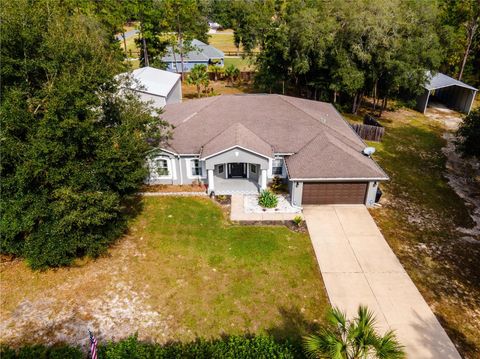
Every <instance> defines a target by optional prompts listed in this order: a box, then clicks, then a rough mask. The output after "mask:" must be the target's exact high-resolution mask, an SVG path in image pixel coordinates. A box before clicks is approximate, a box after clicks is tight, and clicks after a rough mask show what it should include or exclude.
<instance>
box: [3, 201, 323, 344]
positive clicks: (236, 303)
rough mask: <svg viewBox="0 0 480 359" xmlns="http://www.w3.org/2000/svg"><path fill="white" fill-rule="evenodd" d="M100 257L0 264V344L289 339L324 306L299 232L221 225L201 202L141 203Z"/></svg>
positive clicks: (215, 209)
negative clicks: (57, 264) (56, 263)
mask: <svg viewBox="0 0 480 359" xmlns="http://www.w3.org/2000/svg"><path fill="white" fill-rule="evenodd" d="M143 206H144V207H143V210H142V212H141V214H140V215H139V216H138V217H137V219H136V220H135V221H133V223H132V224H131V226H130V232H129V234H128V235H126V236H125V237H124V238H122V239H121V240H120V241H119V242H118V243H117V244H116V245H115V246H113V248H111V249H110V250H109V252H108V254H107V255H105V256H103V257H102V258H99V259H97V260H84V261H79V262H78V263H77V264H76V265H74V266H73V267H71V268H60V269H57V270H48V271H45V272H32V271H31V270H29V269H28V268H27V267H26V266H25V264H24V263H23V262H21V261H10V262H9V261H3V262H2V266H1V276H2V280H1V288H0V289H1V293H2V296H1V311H0V318H1V324H0V330H1V331H2V341H3V342H4V343H8V344H10V345H14V346H15V345H20V344H22V343H25V342H43V343H48V344H52V343H54V342H65V341H66V342H70V343H76V344H79V343H84V342H85V339H86V338H87V337H86V334H85V333H86V330H87V327H88V328H91V329H93V330H94V331H95V332H96V334H98V336H99V339H100V340H101V341H105V340H106V339H120V338H122V337H125V336H127V335H128V334H131V333H134V332H135V331H138V334H139V338H140V339H142V340H155V341H158V342H166V341H168V340H181V341H190V340H193V339H194V338H196V337H198V336H201V337H219V336H220V335H222V334H224V333H226V334H236V333H245V332H251V333H270V334H272V335H274V336H276V337H277V338H284V337H286V336H288V337H292V338H299V336H300V335H302V334H303V333H304V332H305V330H306V329H307V328H311V327H312V326H315V325H316V323H318V321H319V320H322V318H323V315H324V313H325V310H326V309H327V308H328V306H329V304H328V301H327V298H326V294H325V290H324V286H323V282H322V280H321V275H320V272H319V269H318V267H317V263H316V261H315V257H314V254H313V249H312V247H311V244H310V240H309V238H308V236H307V235H306V234H301V233H297V232H292V231H290V230H289V229H287V228H286V227H284V226H265V227H256V226H239V225H232V224H230V223H229V222H228V221H227V220H226V219H225V218H224V214H223V210H222V209H221V208H220V207H219V206H218V205H216V204H215V203H213V202H212V201H211V200H210V199H207V198H185V197H177V198H175V197H150V198H145V199H144V201H143Z"/></svg>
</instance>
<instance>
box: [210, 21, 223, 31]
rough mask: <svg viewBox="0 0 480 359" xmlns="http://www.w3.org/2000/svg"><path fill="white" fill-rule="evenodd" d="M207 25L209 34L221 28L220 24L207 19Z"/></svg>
mask: <svg viewBox="0 0 480 359" xmlns="http://www.w3.org/2000/svg"><path fill="white" fill-rule="evenodd" d="M208 27H209V30H208V33H209V34H216V33H217V31H218V30H219V29H221V28H222V25H220V24H219V23H218V22H212V21H209V22H208Z"/></svg>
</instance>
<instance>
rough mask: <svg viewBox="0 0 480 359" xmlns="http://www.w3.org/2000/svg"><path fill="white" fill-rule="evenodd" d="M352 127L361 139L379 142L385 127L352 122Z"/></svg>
mask: <svg viewBox="0 0 480 359" xmlns="http://www.w3.org/2000/svg"><path fill="white" fill-rule="evenodd" d="M352 128H353V129H354V130H355V132H356V133H357V134H358V135H359V136H360V137H361V138H362V139H363V140H367V141H376V142H381V141H382V137H383V134H384V133H385V127H381V126H372V125H364V124H361V123H353V124H352Z"/></svg>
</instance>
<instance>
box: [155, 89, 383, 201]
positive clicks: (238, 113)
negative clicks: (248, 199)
mask: <svg viewBox="0 0 480 359" xmlns="http://www.w3.org/2000/svg"><path fill="white" fill-rule="evenodd" d="M162 117H163V119H164V120H166V121H168V122H169V123H171V124H172V125H173V126H174V127H175V129H174V133H173V138H172V139H171V140H169V142H168V143H167V144H166V145H165V146H163V148H158V149H156V150H154V151H152V152H151V153H149V155H148V157H147V164H148V166H149V169H150V175H149V177H148V179H147V180H146V182H147V183H149V184H189V183H192V182H193V181H200V182H202V183H204V184H205V185H206V186H207V188H208V189H207V190H208V192H209V193H215V194H217V195H219V194H235V193H242V194H252V193H258V192H259V191H260V190H262V189H266V188H267V185H268V183H269V182H270V181H271V180H272V179H273V178H274V177H275V176H278V177H280V178H281V179H282V180H283V181H284V182H285V183H287V184H288V189H289V192H290V198H291V202H292V204H293V205H296V206H301V205H304V204H341V203H344V204H351V203H352V204H353V203H356V204H367V205H373V204H374V203H375V195H376V193H377V188H378V185H379V182H380V181H385V180H387V179H388V176H387V175H386V174H385V172H384V171H383V170H382V169H381V168H380V167H379V166H378V165H377V164H376V163H375V161H373V159H372V158H370V157H368V156H366V155H364V154H363V150H364V149H365V147H366V145H365V143H364V142H363V141H362V140H361V139H360V137H358V135H357V134H356V133H355V132H354V131H353V130H352V128H351V127H350V125H349V124H348V123H347V122H346V121H345V120H344V119H343V118H342V116H341V115H340V114H339V113H338V112H337V110H336V109H335V107H333V105H332V104H329V103H325V102H318V101H311V100H305V99H300V98H294V97H288V96H281V95H264V94H255V95H222V96H217V97H209V98H204V99H199V100H192V101H188V102H184V103H181V104H173V105H167V106H166V107H165V112H164V114H163V115H162Z"/></svg>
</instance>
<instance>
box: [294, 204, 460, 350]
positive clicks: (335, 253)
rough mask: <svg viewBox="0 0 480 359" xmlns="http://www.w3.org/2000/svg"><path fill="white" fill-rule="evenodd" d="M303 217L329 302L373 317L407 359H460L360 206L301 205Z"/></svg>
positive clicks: (376, 228) (352, 311)
mask: <svg viewBox="0 0 480 359" xmlns="http://www.w3.org/2000/svg"><path fill="white" fill-rule="evenodd" d="M303 213H304V217H305V220H306V222H307V226H308V230H309V233H310V237H311V239H312V243H313V247H314V250H315V254H316V256H317V260H318V263H319V266H320V270H321V272H322V276H323V280H324V282H325V287H326V289H327V293H328V296H329V298H330V302H331V304H332V305H333V306H337V307H339V308H340V309H342V310H345V311H346V312H347V315H348V316H349V317H352V316H353V315H355V314H356V311H357V308H358V306H359V305H360V304H364V305H367V306H368V307H369V308H370V309H371V310H373V311H374V312H375V315H376V318H377V323H378V328H379V330H381V331H384V330H386V329H389V328H391V329H394V330H395V331H396V333H397V337H398V339H399V340H400V342H401V343H402V344H403V345H404V346H405V349H406V352H407V355H408V358H412V359H443V358H447V359H460V358H461V357H460V355H459V354H458V352H457V350H456V349H455V346H454V345H453V343H452V341H451V340H450V338H449V337H448V336H447V334H446V333H445V331H444V329H443V328H442V326H441V325H440V323H439V322H438V320H437V318H436V317H435V315H434V314H433V312H432V311H431V309H430V307H429V306H428V304H427V303H426V302H425V300H424V299H423V297H422V295H421V294H420V292H419V291H418V289H417V288H416V287H415V284H413V282H412V280H411V279H410V277H409V276H408V274H407V273H406V272H405V270H404V269H403V267H402V265H401V264H400V262H399V260H398V259H397V257H396V256H395V254H394V253H393V251H392V250H391V249H390V247H389V246H388V244H387V242H386V241H385V239H384V238H383V235H382V234H381V232H380V231H379V229H378V227H377V226H376V224H375V222H374V221H373V218H372V217H371V216H370V214H369V213H368V210H367V209H366V207H365V206H360V205H359V206H305V208H304V211H303Z"/></svg>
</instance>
